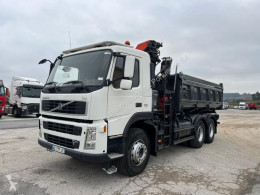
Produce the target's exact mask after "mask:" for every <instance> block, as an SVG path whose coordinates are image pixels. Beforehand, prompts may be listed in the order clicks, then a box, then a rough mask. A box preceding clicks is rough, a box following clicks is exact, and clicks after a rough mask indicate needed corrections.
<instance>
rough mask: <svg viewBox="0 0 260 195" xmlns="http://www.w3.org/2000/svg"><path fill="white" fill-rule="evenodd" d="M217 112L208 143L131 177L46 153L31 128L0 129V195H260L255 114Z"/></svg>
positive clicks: (174, 151)
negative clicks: (213, 137)
mask: <svg viewBox="0 0 260 195" xmlns="http://www.w3.org/2000/svg"><path fill="white" fill-rule="evenodd" d="M218 113H219V114H220V120H219V121H220V122H221V124H220V125H219V127H218V134H217V135H216V136H215V140H214V142H213V143H212V144H204V145H203V147H202V148H201V149H192V148H189V147H186V146H183V145H181V146H176V147H172V148H169V149H166V150H163V151H160V152H159V153H158V156H157V157H151V158H150V161H149V163H148V166H147V168H146V170H145V171H144V173H142V174H140V175H139V176H136V177H132V178H129V177H125V176H123V175H120V174H118V173H115V174H113V175H107V174H106V173H105V172H104V171H102V166H101V165H98V164H89V163H85V162H81V161H79V160H75V159H72V158H70V157H69V156H65V155H62V154H59V153H51V152H47V151H46V150H45V149H44V148H42V147H40V146H39V145H38V143H37V136H38V129H37V128H24V129H13V130H12V129H9V130H0V194H63V195H66V194H260V111H249V110H248V111H244V110H231V109H230V110H223V111H219V112H218ZM0 125H1V121H0Z"/></svg>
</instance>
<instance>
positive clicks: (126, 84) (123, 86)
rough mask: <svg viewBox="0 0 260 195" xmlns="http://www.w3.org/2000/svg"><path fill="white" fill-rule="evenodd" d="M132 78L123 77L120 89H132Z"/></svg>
mask: <svg viewBox="0 0 260 195" xmlns="http://www.w3.org/2000/svg"><path fill="white" fill-rule="evenodd" d="M132 84H133V82H132V80H127V79H122V80H121V82H120V89H123V90H130V89H132Z"/></svg>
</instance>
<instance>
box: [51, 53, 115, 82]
mask: <svg viewBox="0 0 260 195" xmlns="http://www.w3.org/2000/svg"><path fill="white" fill-rule="evenodd" d="M111 56H112V52H111V51H110V50H99V51H93V52H88V53H82V54H77V55H73V56H68V57H64V58H63V59H62V60H58V61H57V62H56V64H55V67H54V69H53V70H52V72H51V74H50V76H49V79H48V81H47V84H48V83H50V84H55V85H56V86H63V85H67V84H70V85H73V84H75V83H76V82H71V81H79V82H82V83H83V84H84V86H100V85H102V84H103V83H104V80H105V79H106V76H107V72H108V68H109V64H110V60H111ZM66 83H67V84H66Z"/></svg>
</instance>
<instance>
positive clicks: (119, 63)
mask: <svg viewBox="0 0 260 195" xmlns="http://www.w3.org/2000/svg"><path fill="white" fill-rule="evenodd" d="M124 68H125V58H124V57H122V56H118V57H117V60H116V65H115V70H114V75H113V80H116V79H119V78H122V77H123V76H124ZM120 81H121V79H119V80H117V81H115V82H114V83H113V87H114V88H116V89H118V88H119V87H120Z"/></svg>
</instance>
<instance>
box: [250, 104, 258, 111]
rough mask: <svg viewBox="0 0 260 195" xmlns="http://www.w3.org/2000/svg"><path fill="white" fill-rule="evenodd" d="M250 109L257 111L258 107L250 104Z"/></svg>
mask: <svg viewBox="0 0 260 195" xmlns="http://www.w3.org/2000/svg"><path fill="white" fill-rule="evenodd" d="M248 109H249V110H256V105H255V104H248Z"/></svg>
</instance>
